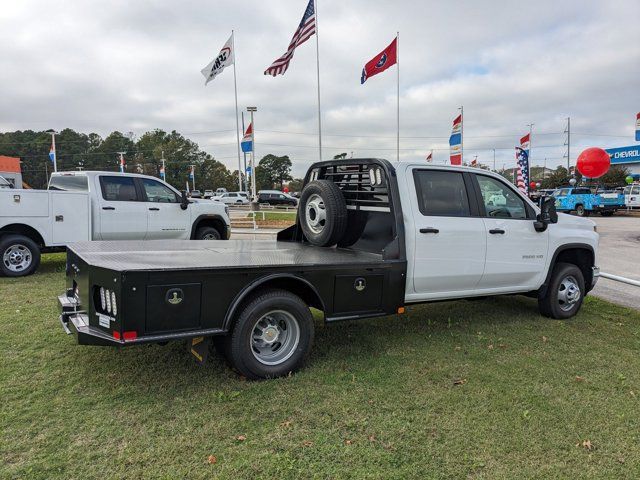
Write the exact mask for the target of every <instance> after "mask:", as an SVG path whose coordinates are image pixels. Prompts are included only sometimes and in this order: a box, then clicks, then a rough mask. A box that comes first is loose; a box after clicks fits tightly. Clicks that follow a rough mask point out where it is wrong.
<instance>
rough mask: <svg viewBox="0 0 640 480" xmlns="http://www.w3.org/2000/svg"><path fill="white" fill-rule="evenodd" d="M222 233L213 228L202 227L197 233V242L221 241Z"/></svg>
mask: <svg viewBox="0 0 640 480" xmlns="http://www.w3.org/2000/svg"><path fill="white" fill-rule="evenodd" d="M221 238H222V237H221V236H220V232H219V231H218V230H216V229H215V228H213V227H201V228H199V229H198V230H197V231H196V240H220V239H221Z"/></svg>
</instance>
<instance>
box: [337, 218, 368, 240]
mask: <svg viewBox="0 0 640 480" xmlns="http://www.w3.org/2000/svg"><path fill="white" fill-rule="evenodd" d="M368 220H369V212H363V211H362V210H348V212H347V225H349V228H348V229H347V231H346V232H345V233H344V235H343V236H342V238H340V239H339V240H338V247H350V246H351V245H353V244H354V243H356V242H357V241H358V240H360V237H362V233H363V232H364V229H365V227H366V226H367V221H368Z"/></svg>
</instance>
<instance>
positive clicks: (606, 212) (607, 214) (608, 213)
mask: <svg viewBox="0 0 640 480" xmlns="http://www.w3.org/2000/svg"><path fill="white" fill-rule="evenodd" d="M600 215H601V216H603V217H612V216H613V210H603V211H602V212H600Z"/></svg>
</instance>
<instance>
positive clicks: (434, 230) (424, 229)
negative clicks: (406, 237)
mask: <svg viewBox="0 0 640 480" xmlns="http://www.w3.org/2000/svg"><path fill="white" fill-rule="evenodd" d="M438 232H440V230H438V229H437V228H433V227H427V228H421V229H420V233H438Z"/></svg>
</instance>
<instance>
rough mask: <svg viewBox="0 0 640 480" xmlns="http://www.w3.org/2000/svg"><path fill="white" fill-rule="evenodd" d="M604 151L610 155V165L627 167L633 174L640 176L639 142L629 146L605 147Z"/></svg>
mask: <svg viewBox="0 0 640 480" xmlns="http://www.w3.org/2000/svg"><path fill="white" fill-rule="evenodd" d="M605 151H606V152H607V153H608V154H609V156H610V157H611V165H620V166H624V167H627V168H628V169H629V172H630V173H631V174H632V175H633V176H636V175H639V176H640V144H638V145H631V146H629V147H618V148H607V149H606V150H605Z"/></svg>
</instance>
